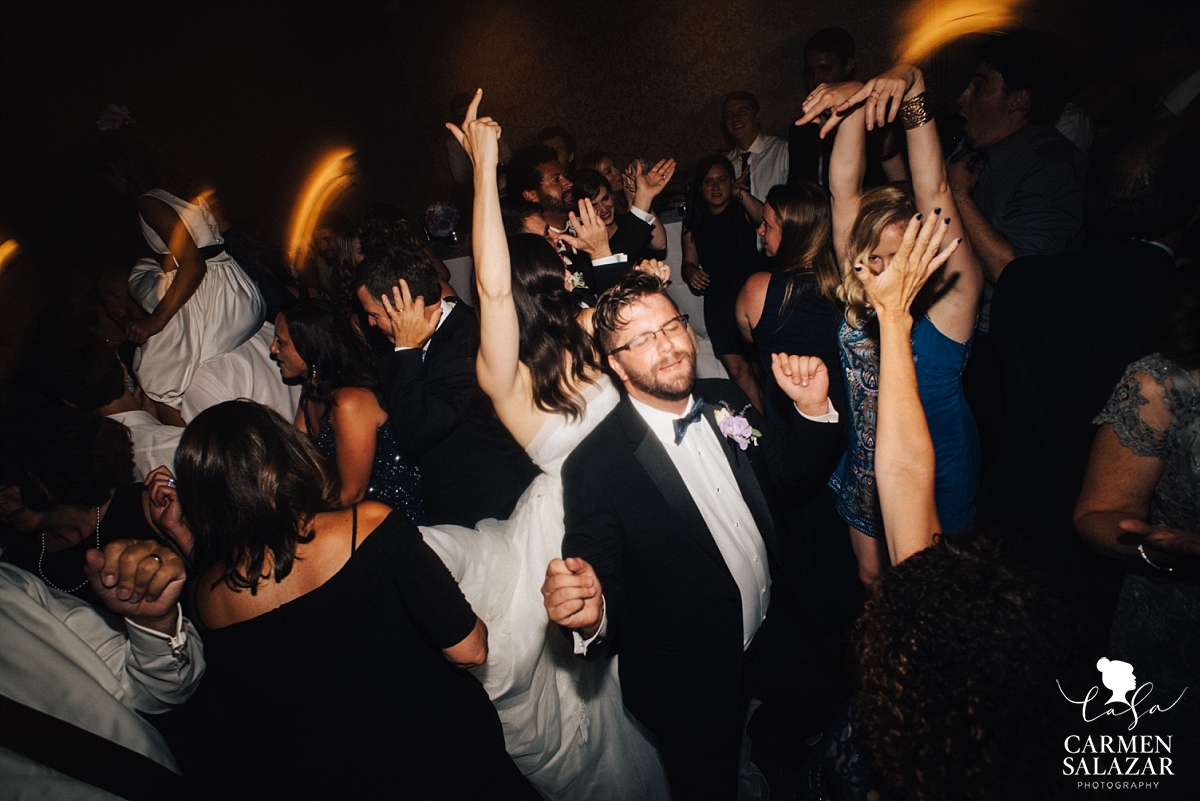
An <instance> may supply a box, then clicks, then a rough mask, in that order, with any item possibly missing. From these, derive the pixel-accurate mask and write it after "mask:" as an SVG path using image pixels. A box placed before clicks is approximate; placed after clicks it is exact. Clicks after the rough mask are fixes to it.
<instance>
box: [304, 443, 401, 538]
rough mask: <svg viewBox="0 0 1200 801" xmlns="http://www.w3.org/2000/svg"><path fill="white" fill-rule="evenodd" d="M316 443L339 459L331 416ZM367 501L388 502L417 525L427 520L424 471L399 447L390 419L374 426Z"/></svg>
mask: <svg viewBox="0 0 1200 801" xmlns="http://www.w3.org/2000/svg"><path fill="white" fill-rule="evenodd" d="M317 446H318V447H319V448H320V449H321V450H322V451H324V452H325V455H326V456H328V457H329V458H330V459H333V460H336V459H337V440H336V437H334V434H333V423H332V422H330V421H329V420H328V419H326V420H325V422H324V423H322V424H321V431H320V433H319V434H318V435H317ZM365 500H368V501H379V502H380V503H386V504H387V505H388V506H390V507H392V508H393V509H397V510H400V511H403V512H404V513H405V514H406V515H408V519H409V520H411V521H412V522H413V523H415V524H417V525H418V526H420V525H424V523H425V510H424V508H423V507H422V505H421V470H420V468H418V467H417V466H416V465H415V464H411V463H409V462H408V461H407V460H406V459H405V458H404V456H403V455H402V454H401V453H400V451H399V450H397V448H396V437H395V434H393V433H392V421H391V420H388V421H387V422H385V423H384V424H383V425H381V426H380V427H379V428H377V429H375V464H373V465H372V466H371V481H370V483H369V484H368V485H367V494H366V496H365Z"/></svg>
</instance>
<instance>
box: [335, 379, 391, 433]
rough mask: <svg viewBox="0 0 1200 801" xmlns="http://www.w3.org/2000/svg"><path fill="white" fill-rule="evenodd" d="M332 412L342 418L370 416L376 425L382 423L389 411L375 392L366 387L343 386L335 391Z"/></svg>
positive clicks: (336, 416)
mask: <svg viewBox="0 0 1200 801" xmlns="http://www.w3.org/2000/svg"><path fill="white" fill-rule="evenodd" d="M331 414H332V415H333V416H334V417H335V418H342V419H344V418H345V417H348V416H353V417H356V418H357V417H370V418H371V419H372V422H374V423H375V425H381V424H382V421H383V420H386V419H387V412H386V411H385V410H384V408H383V407H382V406H380V405H379V399H378V398H377V397H375V393H374V392H372V391H371V390H369V389H366V388H365V387H342V388H341V389H339V390H337V391H335V392H334V393H333V409H332V410H331ZM377 418H382V419H377Z"/></svg>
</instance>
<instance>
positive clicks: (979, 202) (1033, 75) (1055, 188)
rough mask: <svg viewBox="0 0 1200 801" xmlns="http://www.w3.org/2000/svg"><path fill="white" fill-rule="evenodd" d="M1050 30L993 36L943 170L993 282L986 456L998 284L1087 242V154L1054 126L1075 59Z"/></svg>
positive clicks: (981, 401)
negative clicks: (1018, 264)
mask: <svg viewBox="0 0 1200 801" xmlns="http://www.w3.org/2000/svg"><path fill="white" fill-rule="evenodd" d="M1064 53H1065V50H1064V48H1062V47H1060V46H1058V45H1057V44H1056V43H1055V42H1054V41H1053V40H1052V39H1050V38H1049V37H1048V36H1046V35H1045V34H1041V33H1038V32H1036V31H1030V30H1017V31H1014V32H1012V33H1009V34H1007V35H1004V36H997V37H993V38H992V39H990V40H988V41H987V42H986V43H985V44H984V46H983V48H982V49H981V51H980V59H979V66H978V67H977V68H976V70H975V74H974V75H972V76H971V83H970V84H969V85H968V86H967V88H966V89H965V90H963V93H962V94H961V95H960V96H959V98H958V103H959V110H960V113H961V114H962V116H963V118H964V119H965V120H966V125H965V127H964V134H965V136H964V139H963V142H962V144H961V145H960V146H959V148H958V149H957V150H956V151H955V152H954V153H953V154H952V155H951V157H950V166H949V169H948V170H947V173H946V174H947V179H948V180H949V182H950V188H951V190H952V191H953V193H954V200H955V203H956V204H957V206H958V213H959V216H960V217H961V218H962V223H963V227H964V228H965V229H966V231H967V235H968V236H969V237H970V239H971V245H972V246H973V247H974V248H975V252H976V253H977V254H978V255H979V261H980V262H981V264H982V266H983V273H984V276H985V277H986V278H987V283H986V284H985V285H984V290H983V292H984V298H983V304H982V306H981V308H980V313H979V325H978V328H977V330H976V334H977V336H976V340H975V343H974V345H973V348H972V354H971V363H970V364H969V365H968V367H967V371H966V373H965V374H964V385H965V389H966V391H967V398H968V400H969V401H970V402H971V408H972V411H973V412H974V414H975V418H976V422H977V423H978V425H979V434H980V441H981V446H982V450H983V461H984V464H985V466H986V464H987V463H988V462H989V461H990V458H991V455H992V454H993V453H994V449H995V445H996V437H997V435H998V433H999V432H998V428H999V422H1000V414H1001V409H1000V407H999V403H1000V398H1001V397H1002V385H1001V382H1000V365H999V361H998V360H997V359H996V357H995V353H994V351H993V350H992V348H991V342H990V340H989V337H988V336H987V335H988V330H989V316H990V312H991V295H992V286H993V285H994V284H995V283H996V281H997V280H998V279H999V278H1000V274H1001V273H1002V272H1003V271H1004V268H1005V267H1006V266H1008V264H1009V262H1011V261H1012V260H1013V259H1015V258H1017V257H1018V256H1035V255H1041V256H1058V255H1062V254H1064V253H1075V252H1078V250H1079V249H1080V248H1081V247H1082V245H1083V207H1084V202H1083V178H1084V172H1085V170H1086V160H1085V157H1084V155H1083V153H1082V152H1081V151H1080V150H1079V149H1078V148H1076V147H1075V146H1074V145H1073V144H1071V142H1070V141H1069V140H1067V139H1066V138H1065V137H1064V136H1062V134H1060V133H1058V131H1056V130H1055V129H1054V127H1053V126H1054V122H1055V121H1056V120H1057V119H1058V116H1059V114H1060V113H1061V112H1062V107H1063V103H1064V100H1065V78H1066V75H1067V71H1068V67H1069V64H1068V63H1067V61H1066V57H1065V56H1064V55H1063V54H1064Z"/></svg>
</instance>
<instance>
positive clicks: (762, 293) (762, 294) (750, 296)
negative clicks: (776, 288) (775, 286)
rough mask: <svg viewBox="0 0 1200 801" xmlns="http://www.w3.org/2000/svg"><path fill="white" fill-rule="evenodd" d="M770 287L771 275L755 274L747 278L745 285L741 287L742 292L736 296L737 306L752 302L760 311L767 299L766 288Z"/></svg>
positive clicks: (764, 273) (766, 273) (765, 273)
mask: <svg viewBox="0 0 1200 801" xmlns="http://www.w3.org/2000/svg"><path fill="white" fill-rule="evenodd" d="M770 285H771V273H768V272H761V273H755V274H754V275H752V276H750V277H749V278H747V279H746V283H745V284H743V285H742V292H741V294H740V295H738V304H739V305H741V304H744V303H749V302H754V303H755V304H756V305H757V306H758V308H760V309H761V308H762V304H763V302H764V301H765V300H766V297H767V288H768V287H769V286H770Z"/></svg>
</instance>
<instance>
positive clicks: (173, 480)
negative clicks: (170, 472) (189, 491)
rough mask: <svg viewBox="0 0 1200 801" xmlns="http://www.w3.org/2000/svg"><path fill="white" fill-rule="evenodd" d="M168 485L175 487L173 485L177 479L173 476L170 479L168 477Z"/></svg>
mask: <svg viewBox="0 0 1200 801" xmlns="http://www.w3.org/2000/svg"><path fill="white" fill-rule="evenodd" d="M167 486H168V487H173V486H175V479H173V478H168V479H167Z"/></svg>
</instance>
